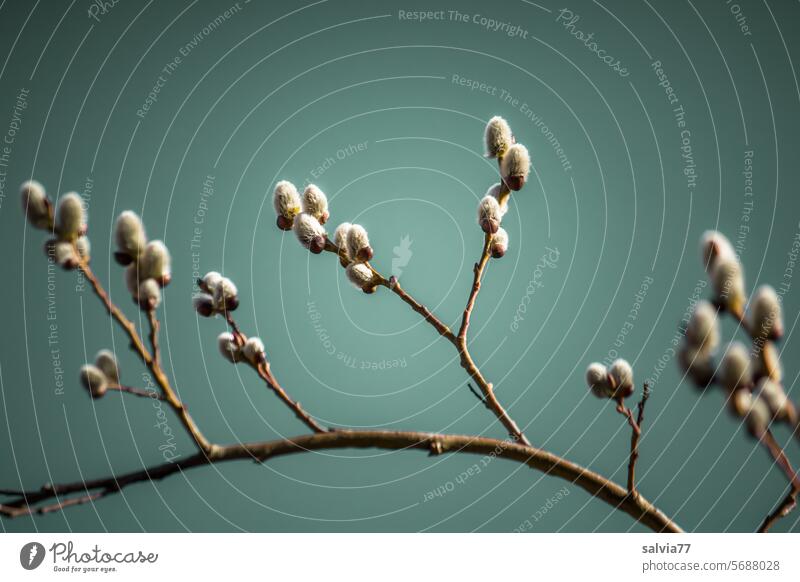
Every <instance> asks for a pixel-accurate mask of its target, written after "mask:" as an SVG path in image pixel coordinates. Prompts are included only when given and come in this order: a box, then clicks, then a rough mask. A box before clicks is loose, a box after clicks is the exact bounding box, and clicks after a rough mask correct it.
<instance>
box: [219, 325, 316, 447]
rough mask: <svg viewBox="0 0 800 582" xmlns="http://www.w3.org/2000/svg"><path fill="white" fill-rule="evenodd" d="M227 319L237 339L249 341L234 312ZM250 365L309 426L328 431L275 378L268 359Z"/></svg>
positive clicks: (243, 341) (241, 342) (242, 342)
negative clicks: (235, 318) (234, 317)
mask: <svg viewBox="0 0 800 582" xmlns="http://www.w3.org/2000/svg"><path fill="white" fill-rule="evenodd" d="M225 321H226V322H227V323H228V325H229V326H230V328H231V330H232V332H233V334H234V336H235V337H236V341H238V342H240V345H244V343H245V342H246V341H247V336H246V335H245V334H244V333H242V331H241V329H240V328H239V326H238V325H237V323H236V321H235V320H234V319H233V314H231V312H230V311H228V312H226V313H225ZM248 364H250V362H248ZM250 365H251V366H252V367H253V369H254V370H255V371H256V373H257V374H258V376H259V378H261V379H262V380H264V382H265V383H266V384H267V387H268V388H269V389H270V390H272V391H273V392H275V394H277V396H278V398H280V399H281V401H282V402H283V403H284V404H285V405H286V406H288V407H289V409H290V410H291V411H292V412H294V414H295V416H297V418H299V419H300V420H301V421H302V422H303V423H305V425H306V426H307V427H308V428H310V429H311V430H312V431H314V432H326V431H327V429H326V428H325V427H324V426H322V425H321V424H319V423H318V422H317V421H316V420H314V418H313V417H312V416H311V415H310V414H309V413H308V412H306V411H305V410H304V409H303V407H302V406H301V405H300V403H299V402H297V401H295V400H294V399H292V397H291V396H289V394H288V393H287V392H286V391H285V390H284V389H283V388H282V387H281V385H280V384H279V383H278V380H277V379H276V378H275V375H274V374H273V373H272V369H271V366H270V364H269V362H268V361H265V362H263V363H261V364H250Z"/></svg>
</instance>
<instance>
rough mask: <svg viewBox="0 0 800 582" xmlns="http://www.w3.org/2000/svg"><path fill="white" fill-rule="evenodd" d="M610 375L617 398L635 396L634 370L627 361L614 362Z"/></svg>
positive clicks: (609, 370) (609, 371)
mask: <svg viewBox="0 0 800 582" xmlns="http://www.w3.org/2000/svg"><path fill="white" fill-rule="evenodd" d="M608 375H609V377H610V378H611V384H612V386H613V388H614V397H615V398H627V397H628V396H630V395H631V394H633V392H634V390H635V387H634V385H633V368H632V367H631V365H630V364H629V363H628V361H627V360H623V359H621V358H620V359H617V360H614V361H613V362H612V363H611V367H610V368H609V369H608Z"/></svg>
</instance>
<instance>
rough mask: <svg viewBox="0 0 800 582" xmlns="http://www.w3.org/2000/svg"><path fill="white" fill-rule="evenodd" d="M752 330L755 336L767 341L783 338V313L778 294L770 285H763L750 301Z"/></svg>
mask: <svg viewBox="0 0 800 582" xmlns="http://www.w3.org/2000/svg"><path fill="white" fill-rule="evenodd" d="M750 329H751V332H752V333H753V335H755V336H756V337H760V338H766V339H780V338H781V337H783V311H782V309H781V301H780V299H779V298H778V294H777V293H776V292H775V289H773V288H772V287H771V286H769V285H762V286H761V287H759V288H758V289H756V292H755V293H754V294H753V297H752V298H751V299H750Z"/></svg>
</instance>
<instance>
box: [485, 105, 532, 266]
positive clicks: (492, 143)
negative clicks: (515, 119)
mask: <svg viewBox="0 0 800 582" xmlns="http://www.w3.org/2000/svg"><path fill="white" fill-rule="evenodd" d="M484 141H485V144H486V156H487V157H489V158H494V159H496V160H497V162H498V165H499V168H500V178H501V182H500V183H499V184H495V185H493V186H492V187H491V188H489V190H488V191H487V192H486V195H485V196H484V197H483V198H481V200H480V202H478V224H479V225H480V227H481V229H482V230H483V231H484V232H485V233H486V234H487V235H491V237H492V240H491V247H490V252H491V255H492V258H495V259H499V258H500V257H502V256H503V255H505V253H506V251H507V250H508V233H507V232H506V231H505V229H503V228H502V227H501V226H500V224H501V222H502V220H503V216H504V215H505V214H506V212H507V211H508V198H509V195H510V193H511V192H512V191H518V190H521V189H522V187H523V186H524V185H525V181H526V180H527V178H528V174H529V173H530V167H531V159H530V156H529V155H528V150H527V149H526V148H525V146H524V145H522V144H518V143H516V140H515V139H514V134H513V133H512V132H511V127H510V126H509V125H508V122H507V121H506V120H505V119H503V118H502V117H499V116H496V117H492V118H491V119H490V120H489V123H487V124H486V130H485V131H484Z"/></svg>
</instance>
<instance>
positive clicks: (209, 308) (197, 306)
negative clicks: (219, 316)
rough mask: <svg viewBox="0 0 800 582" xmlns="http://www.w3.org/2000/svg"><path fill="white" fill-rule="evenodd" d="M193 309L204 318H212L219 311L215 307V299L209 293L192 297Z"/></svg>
mask: <svg viewBox="0 0 800 582" xmlns="http://www.w3.org/2000/svg"><path fill="white" fill-rule="evenodd" d="M192 307H194V310H195V311H196V312H197V313H198V314H199V315H202V316H203V317H211V316H212V315H214V313H216V311H217V310H216V308H215V307H214V298H213V297H211V295H208V294H207V293H198V294H197V295H195V296H194V297H192Z"/></svg>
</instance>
